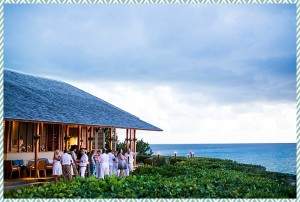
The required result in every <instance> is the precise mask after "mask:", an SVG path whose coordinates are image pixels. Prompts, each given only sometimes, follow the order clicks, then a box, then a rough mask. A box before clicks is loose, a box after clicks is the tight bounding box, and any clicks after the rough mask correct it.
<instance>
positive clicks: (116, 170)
mask: <svg viewBox="0 0 300 202" xmlns="http://www.w3.org/2000/svg"><path fill="white" fill-rule="evenodd" d="M118 164H119V161H118V153H117V152H115V153H114V159H113V174H114V175H116V176H119V174H120V170H119V169H118Z"/></svg>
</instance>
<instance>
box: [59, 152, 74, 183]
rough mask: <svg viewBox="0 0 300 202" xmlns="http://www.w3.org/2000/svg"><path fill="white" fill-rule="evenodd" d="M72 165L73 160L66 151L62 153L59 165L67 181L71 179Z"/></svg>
mask: <svg viewBox="0 0 300 202" xmlns="http://www.w3.org/2000/svg"><path fill="white" fill-rule="evenodd" d="M72 164H73V159H72V156H71V155H70V154H68V152H67V150H65V151H64V154H63V155H62V156H61V165H62V170H63V176H64V178H65V179H67V180H71V179H72V171H71V165H72Z"/></svg>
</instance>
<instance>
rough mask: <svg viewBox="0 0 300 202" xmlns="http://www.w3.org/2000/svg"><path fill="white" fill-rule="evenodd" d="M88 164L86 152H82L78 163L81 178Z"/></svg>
mask: <svg viewBox="0 0 300 202" xmlns="http://www.w3.org/2000/svg"><path fill="white" fill-rule="evenodd" d="M88 163H89V157H88V155H87V154H86V152H85V151H84V150H83V151H82V153H81V158H80V163H79V167H80V176H81V177H84V176H85V171H86V167H87V165H88Z"/></svg>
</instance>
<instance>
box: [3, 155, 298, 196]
mask: <svg viewBox="0 0 300 202" xmlns="http://www.w3.org/2000/svg"><path fill="white" fill-rule="evenodd" d="M150 159H151V160H149V159H148V161H152V162H151V163H150V164H155V165H156V164H159V165H160V166H152V165H145V166H141V167H139V168H138V169H136V170H135V171H134V173H133V175H131V176H129V177H126V178H117V177H108V178H106V179H104V180H98V179H96V178H94V177H89V178H86V179H80V178H77V179H75V180H73V181H71V182H65V181H61V182H58V183H49V184H45V185H42V186H33V187H23V188H20V189H17V190H12V191H7V192H5V193H4V197H5V198H53V197H54V198H295V197H296V185H295V179H296V178H295V175H289V174H281V173H274V172H267V171H265V168H264V167H262V166H253V165H247V164H239V163H236V162H233V161H230V160H220V159H210V158H192V159H187V158H176V159H174V158H172V159H168V158H165V157H160V158H158V157H157V156H156V157H153V158H150ZM161 159H165V160H161ZM166 159H168V160H166ZM156 162H163V163H156Z"/></svg>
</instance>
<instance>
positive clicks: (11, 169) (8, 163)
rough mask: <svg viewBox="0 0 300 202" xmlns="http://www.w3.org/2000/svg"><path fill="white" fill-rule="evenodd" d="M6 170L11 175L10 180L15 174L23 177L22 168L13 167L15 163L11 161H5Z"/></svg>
mask: <svg viewBox="0 0 300 202" xmlns="http://www.w3.org/2000/svg"><path fill="white" fill-rule="evenodd" d="M4 169H5V172H7V173H10V175H9V176H10V178H12V174H13V172H18V174H19V177H21V168H20V167H19V166H17V165H13V162H12V161H11V160H5V161H4Z"/></svg>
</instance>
